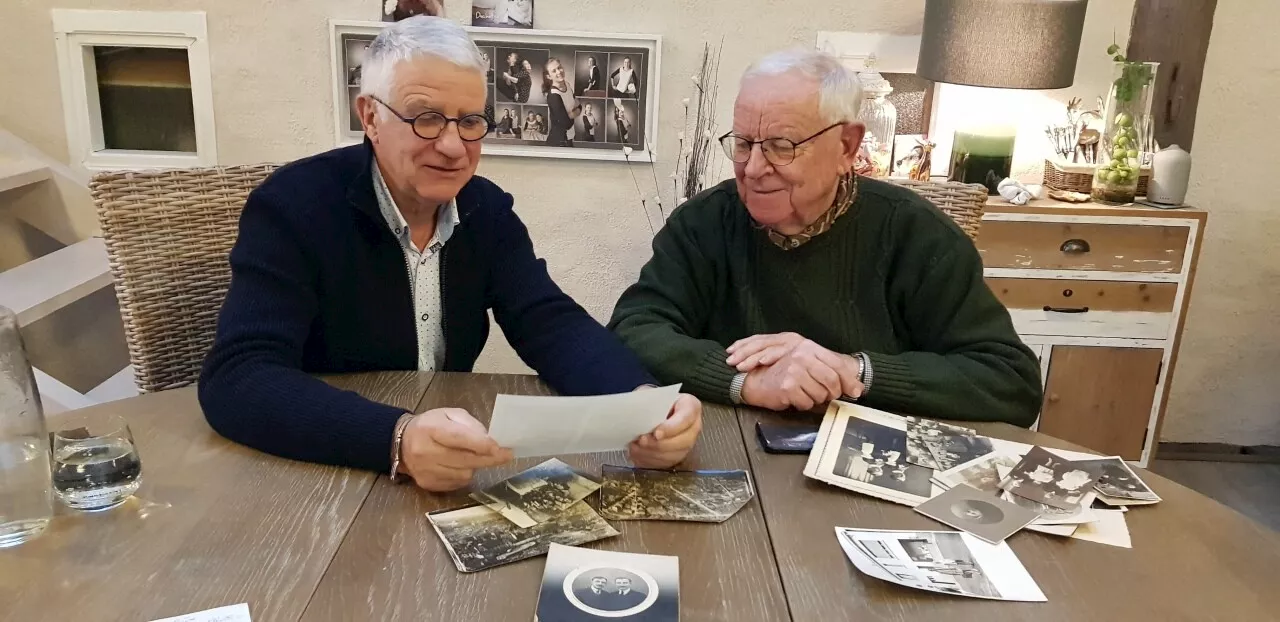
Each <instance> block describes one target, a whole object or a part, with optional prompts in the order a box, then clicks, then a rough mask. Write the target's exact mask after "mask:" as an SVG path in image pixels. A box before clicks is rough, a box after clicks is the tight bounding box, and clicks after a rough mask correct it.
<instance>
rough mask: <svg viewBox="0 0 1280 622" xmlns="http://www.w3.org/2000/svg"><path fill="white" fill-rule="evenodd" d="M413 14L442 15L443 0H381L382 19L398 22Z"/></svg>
mask: <svg viewBox="0 0 1280 622" xmlns="http://www.w3.org/2000/svg"><path fill="white" fill-rule="evenodd" d="M415 15H432V16H437V17H443V16H444V0H382V21H384V22H398V21H400V20H402V19H408V18H410V17H413V16H415Z"/></svg>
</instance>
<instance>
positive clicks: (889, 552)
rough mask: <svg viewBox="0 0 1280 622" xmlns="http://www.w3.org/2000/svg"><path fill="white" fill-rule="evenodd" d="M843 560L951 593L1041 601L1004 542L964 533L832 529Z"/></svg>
mask: <svg viewBox="0 0 1280 622" xmlns="http://www.w3.org/2000/svg"><path fill="white" fill-rule="evenodd" d="M836 539H837V540H838V541H839V543H840V547H841V548H842V549H843V550H844V552H845V555H846V556H847V557H848V558H849V561H851V562H853V564H854V566H855V567H857V568H858V570H859V571H861V572H862V573H864V574H867V575H869V576H871V577H874V578H877V579H881V580H884V581H889V582H891V583H897V584H899V585H904V586H907V587H912V588H915V589H920V590H927V591H931V592H940V593H944V594H952V595H956V596H969V597H974V598H989V599H999V600H1018V601H1040V602H1042V601H1044V600H1046V599H1045V596H1044V593H1043V592H1041V591H1040V588H1039V587H1038V586H1037V585H1036V583H1035V580H1034V579H1033V578H1031V575H1030V574H1028V573H1027V570H1026V568H1025V567H1023V565H1022V563H1021V562H1020V561H1018V558H1017V556H1016V555H1014V553H1013V550H1012V549H1010V548H1009V546H1008V545H1007V544H1004V543H1000V544H991V543H987V542H983V541H981V540H979V539H977V538H975V537H974V536H972V535H970V534H967V533H955V532H943V531H924V532H912V531H887V530H872V529H849V528H844V527H836Z"/></svg>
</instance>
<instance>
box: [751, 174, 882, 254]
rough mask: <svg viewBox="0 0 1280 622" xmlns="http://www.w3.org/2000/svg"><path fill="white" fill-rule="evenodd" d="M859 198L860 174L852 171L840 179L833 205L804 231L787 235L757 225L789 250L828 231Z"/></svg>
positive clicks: (778, 244)
mask: <svg viewBox="0 0 1280 622" xmlns="http://www.w3.org/2000/svg"><path fill="white" fill-rule="evenodd" d="M857 198H858V175H857V173H853V172H850V173H849V174H848V175H845V176H844V177H842V178H841V179H840V187H839V188H837V189H836V199H835V201H833V202H832V203H831V207H830V208H829V209H827V211H826V212H823V214H822V215H821V216H819V217H818V220H816V221H814V223H813V224H811V225H809V226H808V227H805V228H804V231H801V232H800V233H797V234H795V235H787V234H785V233H779V232H777V231H774V230H773V229H772V228H770V227H765V226H757V228H760V229H764V230H765V233H767V234H768V235H769V241H770V242H773V243H774V245H776V246H777V247H778V248H781V249H782V250H785V251H789V250H795V249H797V248H800V247H801V246H803V245H804V244H805V243H807V242H808V241H809V240H812V239H813V238H815V237H817V236H819V235H822V234H823V233H826V232H827V230H829V229H831V225H832V224H834V223H835V222H836V219H837V218H839V217H841V216H843V215H844V213H845V212H847V211H849V208H850V207H851V206H852V205H853V201H854V200H855V199H857Z"/></svg>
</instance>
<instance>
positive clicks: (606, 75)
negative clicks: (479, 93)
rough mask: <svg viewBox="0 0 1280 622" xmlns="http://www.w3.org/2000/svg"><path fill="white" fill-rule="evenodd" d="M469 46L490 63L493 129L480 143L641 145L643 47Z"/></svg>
mask: <svg viewBox="0 0 1280 622" xmlns="http://www.w3.org/2000/svg"><path fill="white" fill-rule="evenodd" d="M477 45H478V46H479V47H480V52H481V54H483V55H484V56H485V57H486V58H487V59H488V60H489V66H490V71H489V80H490V90H489V94H490V101H489V104H490V106H489V107H490V108H491V109H492V110H493V115H494V118H493V120H494V129H493V132H492V133H491V134H490V135H489V137H488V138H486V139H485V141H486V142H491V143H496V144H517V145H545V146H552V147H576V148H589V149H619V148H621V147H622V146H631V147H640V146H642V145H644V140H645V136H644V134H645V132H644V125H645V116H644V115H645V107H644V105H643V103H642V101H643V99H642V98H643V97H645V95H646V91H645V89H646V88H647V87H648V85H647V84H645V82H646V80H645V68H646V65H647V60H648V58H647V55H648V53H647V51H646V50H643V49H635V48H614V49H608V48H593V49H590V50H588V49H577V48H575V47H572V46H549V47H546V48H533V47H529V48H525V47H512V46H510V45H509V44H501V43H494V42H485V41H478V42H477Z"/></svg>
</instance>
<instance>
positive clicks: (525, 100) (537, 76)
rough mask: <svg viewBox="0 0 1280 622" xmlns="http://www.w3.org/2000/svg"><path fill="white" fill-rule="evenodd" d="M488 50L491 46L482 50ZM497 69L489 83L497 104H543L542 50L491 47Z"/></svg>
mask: <svg viewBox="0 0 1280 622" xmlns="http://www.w3.org/2000/svg"><path fill="white" fill-rule="evenodd" d="M484 47H491V46H488V45H486V46H484ZM494 49H495V50H496V51H497V52H496V57H497V61H496V62H497V67H495V68H494V72H493V80H494V84H495V86H496V90H497V98H498V102H499V103H502V102H512V103H517V104H537V105H541V104H545V103H547V95H546V92H545V91H544V90H543V88H542V87H543V77H544V76H543V72H544V71H546V65H547V56H548V54H549V52H548V50H546V49H535V48H509V47H494Z"/></svg>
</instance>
